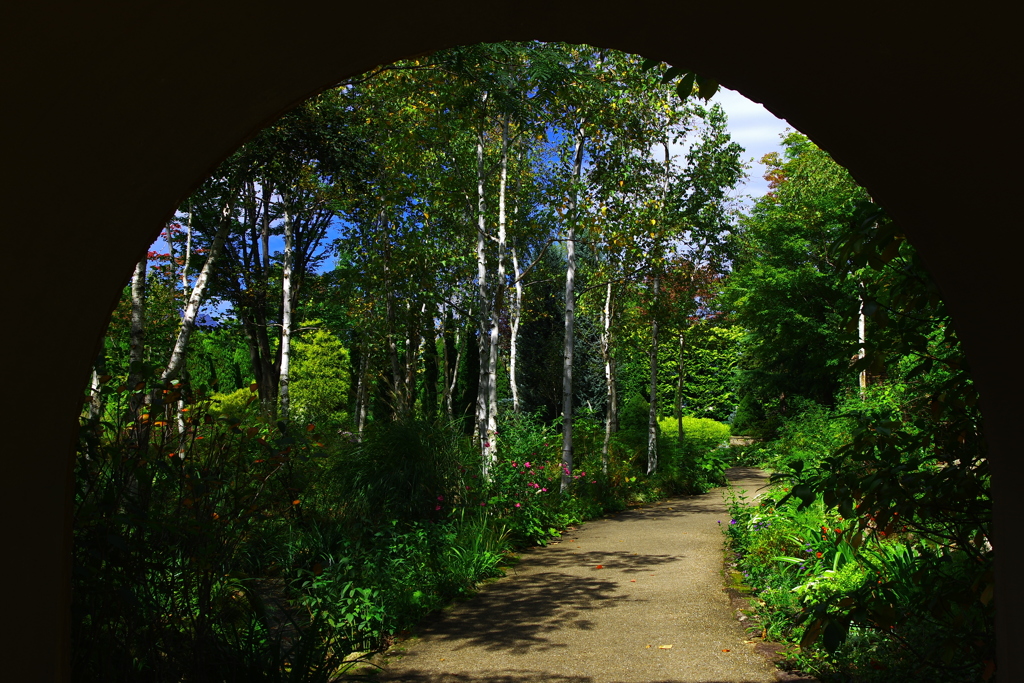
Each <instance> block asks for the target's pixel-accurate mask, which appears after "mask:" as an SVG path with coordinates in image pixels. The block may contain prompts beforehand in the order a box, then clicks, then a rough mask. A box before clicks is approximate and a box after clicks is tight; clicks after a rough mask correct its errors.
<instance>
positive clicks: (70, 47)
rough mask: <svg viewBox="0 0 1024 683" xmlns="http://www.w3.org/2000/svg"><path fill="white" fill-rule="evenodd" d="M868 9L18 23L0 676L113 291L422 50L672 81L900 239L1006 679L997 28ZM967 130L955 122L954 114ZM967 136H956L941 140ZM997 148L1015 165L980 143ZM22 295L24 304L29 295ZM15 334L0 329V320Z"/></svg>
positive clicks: (155, 10) (411, 8)
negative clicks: (958, 395)
mask: <svg viewBox="0 0 1024 683" xmlns="http://www.w3.org/2000/svg"><path fill="white" fill-rule="evenodd" d="M1000 7H1001V6H1000V5H997V4H995V3H982V4H980V5H979V4H975V5H972V6H971V8H970V9H963V10H961V11H959V12H950V13H947V14H942V15H940V14H938V13H937V11H936V10H930V13H929V14H927V15H925V14H923V10H920V9H918V8H910V7H903V8H897V9H893V8H891V7H890V6H888V5H886V4H883V3H881V2H870V3H861V4H859V5H857V6H856V7H854V8H853V9H846V7H845V6H844V9H843V10H842V11H840V10H836V11H835V12H833V11H832V10H823V9H821V4H820V3H801V2H797V1H795V0H786V1H785V2H782V3H763V2H760V3H759V2H753V1H752V0H740V1H739V2H732V3H712V2H705V3H688V2H668V1H666V0H637V1H636V2H632V3H623V4H616V5H615V6H613V7H611V8H607V9H603V8H598V7H596V6H594V5H586V4H583V5H581V4H578V3H561V4H556V5H553V4H551V3H549V2H541V1H539V0H525V1H524V2H519V3H516V4H514V5H481V4H479V3H474V2H470V1H469V0H439V1H438V2H434V3H423V2H413V1H412V0H394V1H393V2H391V3H389V4H387V5H381V4H376V5H374V4H361V5H359V6H355V5H354V4H352V3H335V4H332V5H328V4H326V3H318V2H310V1H308V0H299V1H298V2H294V3H290V4H288V5H287V7H285V6H282V5H280V4H279V3H273V2H269V1H267V0H250V1H249V2H245V3H242V2H237V3H236V2H221V3H209V2H197V1H195V0H191V1H187V2H182V3H176V4H173V5H162V4H151V5H140V4H136V3H133V4H127V3H125V4H123V5H122V4H120V3H114V2H109V1H108V2H100V3H70V2H58V3H48V4H45V5H41V4H36V5H29V4H28V3H25V4H23V5H22V6H20V7H19V8H17V9H16V10H13V11H12V12H10V13H9V14H8V26H9V29H8V35H7V37H6V39H5V42H4V44H3V47H2V48H0V49H2V50H3V64H4V85H5V89H4V92H5V94H6V96H7V97H6V102H7V104H6V106H5V108H4V113H3V116H4V123H5V126H4V130H5V132H6V133H7V139H6V140H5V146H4V147H5V154H4V166H3V169H4V182H3V185H2V187H3V189H4V193H5V198H6V201H5V202H4V207H5V213H4V219H5V222H6V225H7V235H8V242H7V246H8V250H7V251H8V258H7V268H6V271H7V273H8V292H9V294H8V299H7V302H6V304H7V307H8V311H7V314H8V318H7V321H8V333H7V339H8V340H9V341H7V343H6V345H5V349H6V350H7V353H6V354H5V357H6V360H7V365H6V370H7V372H6V373H5V379H6V382H7V386H8V388H9V391H17V392H18V400H17V403H14V402H9V403H8V410H7V412H5V418H4V419H5V427H6V429H5V430H4V446H5V447H4V449H3V450H4V453H5V455H6V457H5V458H4V476H3V478H2V481H3V485H4V493H5V496H4V500H5V501H6V515H5V522H4V523H5V531H6V534H5V542H6V547H7V548H8V552H7V562H5V563H4V573H5V576H6V577H7V582H6V585H7V587H8V591H7V592H8V596H7V604H6V608H7V614H8V617H7V623H8V625H9V626H10V628H9V629H5V631H6V632H7V633H6V636H5V638H4V639H3V643H4V651H5V652H6V653H8V656H7V657H5V670H8V671H11V672H12V676H13V678H15V679H17V680H25V681H29V680H47V681H52V680H66V678H67V662H66V656H67V651H68V650H67V642H66V639H67V633H68V630H67V624H68V621H67V620H68V604H69V594H68V591H69V589H68V588H67V586H68V581H67V576H68V574H67V572H68V571H69V558H68V547H69V545H68V543H69V540H70V535H69V533H70V532H69V529H70V525H69V522H70V515H71V514H72V511H71V509H70V502H69V501H70V487H71V483H70V467H69V462H70V457H69V456H70V453H71V452H72V450H71V448H72V442H73V439H74V432H75V419H74V418H75V415H76V414H77V410H78V408H79V406H80V398H79V397H80V394H81V388H82V387H83V386H84V385H85V378H86V374H87V369H88V366H89V362H90V360H91V359H92V357H93V354H94V350H95V344H96V340H97V339H98V338H99V335H100V334H101V332H102V326H103V324H104V320H105V319H106V316H107V314H108V313H109V311H110V309H111V308H112V307H113V305H114V302H115V301H116V298H117V296H118V293H119V292H120V289H121V287H122V285H123V284H124V282H125V281H126V279H127V277H128V275H129V273H130V271H131V266H132V264H133V263H134V261H135V260H136V258H137V256H138V255H139V254H140V252H141V251H142V250H143V249H145V248H146V245H148V244H149V242H150V241H151V239H152V237H153V236H154V235H155V234H156V232H157V231H158V230H159V228H160V226H161V224H162V223H163V221H164V220H165V219H166V218H167V217H168V216H169V215H170V213H171V211H172V210H173V209H174V207H175V206H176V204H177V203H178V201H179V200H180V199H181V198H182V197H184V196H185V195H187V193H188V191H189V189H190V188H191V187H192V186H194V185H195V184H196V183H197V182H198V181H199V180H200V179H201V178H202V177H203V176H204V174H205V173H206V172H207V171H208V170H209V169H211V168H212V167H213V166H214V165H215V164H216V163H217V162H218V161H219V160H220V159H222V158H224V157H225V156H226V155H227V154H228V153H230V151H231V150H232V149H234V148H235V147H236V146H237V145H238V144H240V143H241V142H242V141H243V140H244V139H245V138H246V137H247V136H248V135H250V134H252V133H253V132H254V131H256V130H258V129H259V128H260V127H261V126H262V125H264V124H266V123H268V122H270V121H271V120H273V118H274V117H275V116H276V115H278V114H280V113H281V112H282V111H284V110H285V109H286V108H287V107H289V106H290V105H292V104H294V103H296V102H298V101H299V100H301V99H302V98H304V97H306V96H308V95H310V94H312V93H314V92H316V91H318V90H320V89H323V88H325V87H329V86H330V85H331V84H332V83H333V82H335V81H336V80H338V79H340V78H342V77H345V76H347V75H350V74H354V73H358V72H360V71H363V70H365V69H367V68H368V67H372V66H374V65H376V64H378V63H385V62H389V61H393V60H395V59H398V58H401V57H406V56H410V55H414V54H418V53H422V52H425V51H429V50H433V49H437V48H441V47H446V46H451V45H456V44H460V43H471V42H478V41H496V40H506V39H541V40H544V39H547V40H563V41H570V42H587V43H592V44H596V45H601V46H607V47H615V48H618V49H622V50H628V51H631V52H637V53H640V54H643V55H645V56H650V57H657V58H659V59H663V60H666V61H668V62H672V63H676V64H680V65H686V66H690V67H692V68H694V69H697V70H699V71H701V72H703V73H707V74H710V75H713V76H715V77H717V78H718V79H719V80H720V81H721V82H722V83H723V84H725V85H727V86H728V87H731V88H734V89H737V90H739V91H741V92H743V93H744V94H746V95H747V96H749V97H751V98H752V99H755V100H758V101H761V102H764V103H765V104H766V105H767V107H768V108H769V109H770V110H772V111H773V112H774V113H775V114H777V115H779V116H782V117H784V118H786V119H787V120H789V121H790V122H791V123H792V124H793V125H794V126H796V127H798V128H799V129H801V130H803V131H804V132H806V133H807V134H809V135H810V136H811V137H812V138H813V139H814V140H815V141H816V142H817V143H818V144H820V145H821V146H822V147H824V148H826V149H828V150H829V151H830V152H832V153H833V155H834V156H835V157H836V159H837V160H839V161H840V162H841V163H843V164H845V165H846V166H847V167H848V168H850V169H851V171H852V172H853V174H854V176H855V177H856V178H857V179H858V180H859V181H860V182H861V183H862V184H863V185H865V186H866V187H868V188H869V190H870V191H871V193H872V194H873V196H875V197H876V198H877V199H878V200H879V201H880V202H881V203H882V204H883V205H885V206H886V207H887V208H888V209H889V211H890V213H891V214H892V215H893V216H894V217H895V218H896V219H897V220H898V221H899V222H900V223H901V224H902V225H903V226H904V229H905V231H906V232H907V233H908V234H909V235H910V236H911V239H912V240H913V241H914V243H915V244H916V245H917V246H918V249H919V251H920V253H921V254H922V256H923V258H924V259H925V261H926V263H927V264H928V265H929V267H930V268H931V270H932V272H933V273H934V274H935V277H936V280H937V281H938V282H939V284H940V286H941V287H942V289H943V291H944V294H945V296H946V300H947V304H948V306H949V309H950V310H951V311H952V312H953V314H954V317H955V319H956V320H957V325H958V328H959V329H960V331H961V335H962V338H963V341H964V344H965V347H966V349H967V352H968V354H969V358H970V359H971V362H972V365H973V371H974V373H975V377H976V379H977V381H978V383H979V385H980V389H981V394H982V398H983V401H984V411H985V416H986V420H987V429H988V432H989V434H990V440H991V441H990V443H991V449H992V459H993V472H994V473H995V496H996V515H997V527H996V533H997V536H996V545H997V547H998V549H999V551H1000V554H999V559H998V560H997V574H998V579H997V580H998V582H999V586H1000V588H999V590H998V592H997V604H998V606H999V611H998V617H997V618H998V632H999V638H1000V667H1001V668H1000V675H1001V676H1003V677H1004V680H1011V679H1014V678H1015V676H1014V674H1017V676H1016V677H1017V678H1024V663H1021V662H1018V661H1015V658H1014V657H1013V654H1012V649H1011V644H1012V643H1015V642H1017V641H1018V640H1019V639H1020V637H1021V636H1022V635H1024V626H1021V625H1020V624H1019V623H1016V624H1015V623H1014V622H1013V621H1011V616H1012V615H1013V614H1014V613H1015V612H1017V611H1019V608H1020V607H1022V603H1024V590H1022V589H1021V588H1019V587H1016V586H1015V585H1014V584H1013V582H1012V578H1011V576H1012V573H1011V567H1012V566H1013V565H1012V564H1011V553H1013V552H1016V551H1014V548H1015V547H1020V546H1021V545H1022V544H1021V542H1020V541H1022V540H1024V531H1020V530H1018V529H1017V528H1016V527H1015V525H1014V521H1015V518H1016V517H1018V516H1019V513H1020V512H1022V511H1024V502H1019V499H1020V497H1019V496H1014V495H1013V494H1012V490H1011V489H1010V486H1011V484H1012V483H1013V482H1014V480H1015V478H1018V477H1019V476H1020V475H1021V473H1022V471H1024V460H1021V459H1019V458H1015V454H1014V450H1015V444H1014V443H1013V440H1014V436H1015V434H1014V433H1013V432H1014V428H1015V426H1016V424H1017V421H1018V418H1017V415H1019V414H1020V413H1021V412H1022V409H1024V399H1022V398H1021V395H1020V392H1019V391H1018V387H1020V386H1021V385H1022V384H1024V361H1022V360H1021V358H1020V355H1019V354H1018V353H1017V348H1018V346H1019V342H1017V336H1016V334H1015V333H1016V332H1017V328H1018V327H1020V326H1019V324H1018V323H1017V320H1016V318H1017V315H1019V313H1020V311H1021V310H1022V309H1024V306H1022V305H1021V297H1020V295H1019V294H1017V291H1018V288H1017V287H1016V285H1017V283H1016V278H1015V275H1016V272H1015V266H1016V261H1017V258H1016V254H1015V253H1014V250H1013V249H1012V248H1011V246H1012V245H1013V243H1014V240H1015V238H1016V233H1017V232H1018V226H1019V223H1020V219H1019V218H1018V217H1017V216H1016V206H1015V202H1014V201H1013V196H1014V195H1013V193H1012V190H1011V180H1010V179H1011V177H1012V176H1013V170H1015V169H1014V168H1013V167H1012V166H1011V164H1013V163H1014V161H1015V160H1016V159H1017V158H1018V157H1019V154H1018V152H1019V151H1020V143H1019V142H1017V141H1016V140H1017V137H1019V136H1017V137H1015V133H1016V129H1015V128H1013V127H1012V126H1013V124H1015V123H1016V121H1015V118H1016V114H1017V111H1018V107H1017V102H1016V99H1015V98H1017V97H1018V96H1017V95H1016V90H1015V86H1016V84H1017V82H1018V79H1019V76H1018V74H1017V72H1016V69H1015V68H1014V67H1015V66H1016V63H1017V58H1016V54H1015V52H1011V47H1012V46H1014V45H1015V42H1014V41H1015V39H1016V36H1014V35H1013V33H1012V28H1011V27H1012V26H1014V25H1015V22H1014V21H1012V16H1011V15H1010V12H1005V14H1006V16H1001V15H1000V13H1001V12H1004V10H1001V9H997V8H1000ZM965 111H969V112H970V115H969V116H965V115H964V112H965ZM968 125H969V126H971V128H965V126H968ZM1001 135H1005V136H1006V139H1007V140H1012V141H1014V142H1012V143H1011V142H1006V143H1003V142H1001V140H1000V137H999V136H1001ZM40 289H42V290H43V291H44V293H45V295H44V294H43V293H40V292H39V290H40ZM11 309H13V310H11Z"/></svg>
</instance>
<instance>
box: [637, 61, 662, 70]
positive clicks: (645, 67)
mask: <svg viewBox="0 0 1024 683" xmlns="http://www.w3.org/2000/svg"><path fill="white" fill-rule="evenodd" d="M659 64H661V60H660V59H650V58H648V59H645V60H644V62H643V64H641V65H640V70H641V71H650V70H651V69H653V68H654V67H656V66H658V65H659Z"/></svg>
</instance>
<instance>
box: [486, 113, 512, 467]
mask: <svg viewBox="0 0 1024 683" xmlns="http://www.w3.org/2000/svg"><path fill="white" fill-rule="evenodd" d="M507 185H508V116H504V117H502V120H501V176H500V178H499V180H498V275H497V279H496V280H495V286H494V288H493V289H494V299H495V301H494V308H493V314H492V315H491V339H490V342H491V343H490V350H489V354H488V359H487V443H489V444H490V446H489V447H488V448H487V449H486V453H487V458H488V459H489V460H490V462H492V463H493V462H494V461H495V460H496V459H497V457H498V335H499V334H500V329H499V323H500V320H501V307H502V301H503V300H504V296H505V242H506V230H507V227H508V226H507V217H506V213H505V189H506V187H507Z"/></svg>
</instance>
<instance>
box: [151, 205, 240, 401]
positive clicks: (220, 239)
mask: <svg viewBox="0 0 1024 683" xmlns="http://www.w3.org/2000/svg"><path fill="white" fill-rule="evenodd" d="M231 212H232V204H231V202H228V203H227V204H225V205H224V207H223V208H222V209H221V214H220V225H219V226H217V234H216V235H215V236H214V238H213V244H212V245H210V251H209V253H208V254H207V255H206V263H204V264H203V268H202V270H200V271H199V275H198V276H197V277H196V283H195V286H193V287H192V291H191V292H189V293H188V303H186V304H185V310H184V312H183V313H182V316H181V326H180V327H179V328H178V336H177V338H176V339H175V341H174V348H173V349H172V350H171V358H170V360H169V361H168V362H167V367H166V368H164V371H163V373H162V374H161V375H160V381H161V382H162V383H166V382H169V381H171V380H173V379H176V378H177V377H178V375H179V374H180V373H181V370H182V368H183V367H184V365H185V353H186V351H187V350H188V343H189V340H190V339H191V337H192V331H193V330H194V329H195V324H196V317H197V316H198V315H199V307H200V306H202V303H203V296H204V294H205V292H206V285H207V283H208V282H209V281H210V275H211V274H212V273H213V265H214V263H215V262H216V261H217V257H218V256H219V255H220V252H221V251H222V250H223V248H224V240H226V239H227V236H228V232H229V231H230V229H231ZM186 291H187V290H186Z"/></svg>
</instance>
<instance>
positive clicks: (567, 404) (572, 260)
mask: <svg viewBox="0 0 1024 683" xmlns="http://www.w3.org/2000/svg"><path fill="white" fill-rule="evenodd" d="M583 125H584V122H583V121H581V122H580V125H579V128H578V129H577V131H576V150H575V157H574V159H573V169H572V189H571V200H570V207H569V220H568V224H569V225H568V233H567V235H566V242H565V255H566V267H565V343H564V346H563V350H562V483H561V487H560V490H561V491H562V492H563V493H564V492H565V491H567V490H568V488H569V485H570V484H571V483H572V456H573V452H572V388H573V387H572V361H573V350H574V345H575V336H574V325H575V322H576V291H575V289H576V222H577V220H578V216H577V213H578V208H579V197H578V192H579V190H578V188H577V185H578V184H579V181H580V174H581V173H582V170H583V143H584V140H585V138H584V134H583Z"/></svg>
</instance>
